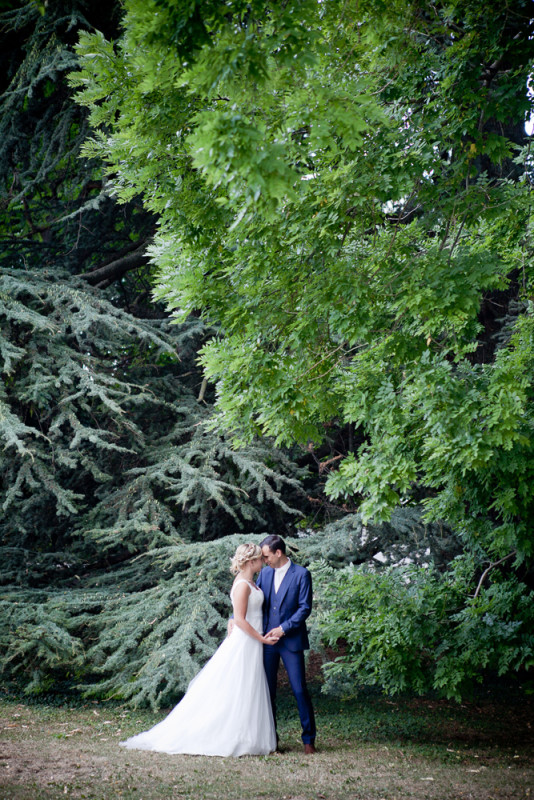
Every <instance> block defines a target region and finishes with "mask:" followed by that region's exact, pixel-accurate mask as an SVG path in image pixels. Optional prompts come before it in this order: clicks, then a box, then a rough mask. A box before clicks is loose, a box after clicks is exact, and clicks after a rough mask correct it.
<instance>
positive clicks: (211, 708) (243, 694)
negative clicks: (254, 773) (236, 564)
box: [120, 579, 276, 756]
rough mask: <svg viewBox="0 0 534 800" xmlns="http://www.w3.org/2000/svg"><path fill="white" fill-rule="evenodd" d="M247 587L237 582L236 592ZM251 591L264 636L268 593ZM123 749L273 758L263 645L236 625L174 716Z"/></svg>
mask: <svg viewBox="0 0 534 800" xmlns="http://www.w3.org/2000/svg"><path fill="white" fill-rule="evenodd" d="M242 580H244V579H242ZM241 582H242V581H241V580H240V581H236V582H235V583H234V587H235V586H237V584H238V583H241ZM249 586H250V595H249V598H248V605H247V613H246V619H247V620H248V622H250V624H251V625H252V626H253V627H254V628H255V629H256V630H257V631H258V632H259V633H262V632H263V614H262V606H263V592H262V591H261V589H258V587H257V586H255V584H253V583H249ZM234 587H233V588H234ZM233 588H232V592H231V593H230V598H232V593H233ZM120 744H121V745H123V746H124V747H128V748H130V749H135V750H156V751H158V752H161V753H188V754H190V755H204V756H243V755H267V754H268V753H271V752H272V751H273V750H275V749H276V734H275V730H274V722H273V715H272V710H271V702H270V699H269V689H268V687H267V679H266V677H265V671H264V668H263V645H262V643H261V642H259V641H257V640H256V639H253V638H252V636H249V635H248V634H247V633H245V632H244V631H242V630H241V629H240V628H238V627H237V625H234V628H233V630H232V633H231V634H230V636H228V637H227V638H226V639H225V640H224V642H223V643H222V644H221V646H220V647H219V649H218V650H217V651H216V652H215V654H214V655H213V656H212V658H211V659H210V660H209V661H208V663H207V664H206V665H205V666H204V667H203V668H202V669H201V670H200V672H199V673H198V675H197V676H196V677H195V678H193V680H192V681H191V683H190V684H189V687H188V689H187V692H186V694H185V695H184V697H183V698H182V700H181V701H180V702H179V703H178V705H177V706H175V708H174V709H173V710H172V711H171V712H170V714H169V715H168V716H167V717H165V719H164V720H162V721H161V722H159V723H158V724H157V725H154V727H153V728H150V730H148V731H144V732H143V733H139V734H137V736H132V738H131V739H127V740H126V741H125V742H121V743H120Z"/></svg>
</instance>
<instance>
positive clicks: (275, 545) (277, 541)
mask: <svg viewBox="0 0 534 800" xmlns="http://www.w3.org/2000/svg"><path fill="white" fill-rule="evenodd" d="M265 545H267V547H268V548H269V550H270V551H271V553H276V551H277V550H281V552H282V553H283V554H284V555H285V552H286V543H285V542H284V540H283V539H282V537H281V536H278V535H277V534H276V533H271V535H270V536H266V537H265V539H264V540H263V542H260V547H265Z"/></svg>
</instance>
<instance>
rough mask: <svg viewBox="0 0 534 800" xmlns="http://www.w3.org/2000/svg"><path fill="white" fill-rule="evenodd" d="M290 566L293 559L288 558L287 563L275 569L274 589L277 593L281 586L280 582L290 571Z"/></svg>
mask: <svg viewBox="0 0 534 800" xmlns="http://www.w3.org/2000/svg"><path fill="white" fill-rule="evenodd" d="M290 566H291V561H290V559H289V558H288V560H287V561H286V563H285V564H284V565H283V566H282V567H275V570H274V591H275V593H276V592H278V589H279V588H280V584H281V583H282V581H283V580H284V576H285V574H286V572H287V571H288V569H289V567H290Z"/></svg>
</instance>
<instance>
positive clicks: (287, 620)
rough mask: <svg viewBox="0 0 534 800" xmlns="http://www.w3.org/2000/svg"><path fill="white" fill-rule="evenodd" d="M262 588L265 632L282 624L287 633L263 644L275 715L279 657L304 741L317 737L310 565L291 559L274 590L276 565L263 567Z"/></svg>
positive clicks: (261, 574)
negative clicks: (309, 671) (309, 657)
mask: <svg viewBox="0 0 534 800" xmlns="http://www.w3.org/2000/svg"><path fill="white" fill-rule="evenodd" d="M257 585H258V586H259V587H260V589H261V590H262V591H263V594H264V595H265V600H264V604H263V629H264V631H265V633H267V632H268V631H270V630H272V629H273V628H277V627H278V626H279V625H281V626H282V629H283V631H284V636H282V638H281V639H280V640H279V641H278V642H277V644H274V645H269V644H266V645H264V647H263V663H264V666H265V673H266V675H267V683H268V685H269V692H270V694H271V703H272V707H273V716H274V719H275V722H276V682H277V674H278V667H279V665H280V658H281V659H282V661H283V662H284V666H285V668H286V670H287V676H288V678H289V683H290V685H291V689H292V691H293V694H294V695H295V699H296V701H297V706H298V710H299V715H300V722H301V725H302V741H303V742H304V744H313V743H314V741H315V717H314V713H313V707H312V704H311V700H310V695H309V693H308V689H307V686H306V674H305V664H304V650H307V649H308V648H309V646H310V643H309V641H308V631H307V629H306V619H307V618H308V617H309V616H310V612H311V608H312V582H311V575H310V573H309V572H308V570H307V569H305V568H304V567H301V566H299V565H298V564H294V563H293V562H291V564H290V567H289V569H288V571H287V572H286V574H285V575H284V579H283V580H282V583H281V584H280V587H279V589H278V592H275V591H274V569H272V567H264V568H263V569H262V570H261V572H260V574H259V576H258V580H257Z"/></svg>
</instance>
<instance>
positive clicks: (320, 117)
mask: <svg viewBox="0 0 534 800" xmlns="http://www.w3.org/2000/svg"><path fill="white" fill-rule="evenodd" d="M124 8H125V13H124V18H123V23H122V24H123V29H124V33H123V35H122V37H121V39H120V40H119V41H118V42H112V41H108V40H106V39H105V37H104V36H102V35H98V34H97V35H83V36H82V37H81V42H80V46H79V55H80V58H81V71H80V72H79V73H77V74H75V75H74V76H73V78H72V84H73V85H74V86H76V87H79V92H78V99H79V102H80V103H82V104H84V105H86V106H87V107H88V108H89V110H90V119H91V124H92V126H93V129H94V134H93V137H92V139H91V140H90V141H89V142H88V144H87V145H86V147H85V152H86V154H87V155H88V156H91V157H96V156H98V157H100V158H101V159H103V161H104V162H105V163H106V165H107V171H108V175H109V180H110V182H111V184H112V185H113V188H114V191H115V193H116V195H117V196H118V197H119V198H120V199H122V200H123V201H124V202H127V201H129V200H131V199H132V198H133V197H135V196H137V195H140V196H141V197H142V198H143V202H144V205H145V208H147V209H149V210H150V211H151V212H153V213H156V214H157V215H158V216H159V230H158V233H157V235H156V237H155V242H154V245H153V246H152V248H151V256H152V259H153V262H154V263H155V264H156V265H157V267H158V269H159V278H158V289H157V294H158V296H159V297H160V298H162V299H164V300H165V301H166V302H167V304H168V306H169V307H170V308H171V309H174V310H175V312H176V313H177V314H178V315H179V316H181V317H182V318H184V317H185V316H186V315H187V314H189V313H191V312H192V311H194V310H198V309H199V310H200V311H201V314H202V315H203V318H204V319H205V320H206V321H207V322H208V323H209V324H215V325H217V326H219V328H218V329H219V330H220V333H221V335H218V336H214V337H213V338H212V339H211V341H210V342H209V343H208V344H207V345H206V346H205V347H204V349H203V356H202V358H203V364H204V368H205V374H206V376H207V377H208V378H209V380H210V381H212V382H214V383H215V384H216V391H217V403H218V409H219V416H218V423H219V424H220V425H222V426H224V427H226V428H227V429H229V430H230V431H232V432H233V433H234V435H235V437H236V439H237V440H241V441H246V440H249V439H250V438H251V437H253V436H254V435H256V434H257V433H261V434H268V435H272V436H274V437H276V439H277V441H278V442H279V443H287V442H292V441H294V440H297V441H300V442H302V443H305V444H307V446H308V447H309V448H313V447H315V446H316V445H317V443H318V442H319V441H320V439H321V437H322V435H323V432H324V427H323V426H324V424H325V423H327V422H329V421H331V420H333V419H337V420H340V421H343V422H348V423H350V424H351V425H353V426H354V429H355V431H356V434H355V436H354V438H353V441H354V443H355V446H354V452H351V453H349V455H348V456H347V458H345V460H344V461H343V462H342V463H341V464H340V466H339V469H338V470H337V471H334V472H332V473H331V476H330V479H329V484H328V490H329V492H330V494H331V496H332V497H344V498H351V499H352V500H353V501H354V500H356V501H357V502H358V503H359V504H360V508H361V511H362V513H363V515H364V517H365V518H370V517H374V518H375V519H380V518H385V517H387V516H388V515H389V514H390V513H391V510H392V509H393V508H394V507H395V506H396V505H397V504H398V503H399V502H404V503H410V502H414V501H416V500H417V501H420V500H421V499H422V500H423V503H424V505H425V508H426V513H427V514H428V515H429V517H431V518H434V519H445V520H447V521H448V522H450V523H452V524H453V525H454V526H455V527H456V528H457V529H458V531H459V533H460V534H461V536H462V541H463V547H464V555H463V556H462V557H461V558H460V559H458V560H457V561H455V562H454V563H453V564H452V565H451V568H450V569H451V572H450V575H445V577H442V578H440V579H439V580H438V579H436V580H438V582H439V585H440V586H441V587H442V589H443V592H444V597H446V598H448V602H446V603H442V604H441V607H442V608H443V609H445V611H444V612H443V621H442V622H443V625H445V626H448V629H449V630H451V631H453V632H454V631H455V630H458V631H459V632H460V633H461V634H462V635H464V634H465V633H466V631H467V630H469V631H471V633H472V635H478V636H479V637H481V641H482V640H484V641H486V640H487V641H488V642H490V645H489V646H488V647H485V648H480V650H481V652H482V650H483V652H484V654H485V655H484V656H483V657H482V656H481V657H480V658H478V657H477V654H476V653H477V648H476V647H475V648H474V649H473V650H472V651H470V653H471V655H470V659H468V660H469V664H468V665H467V666H465V669H464V668H460V667H458V669H459V670H460V673H462V674H459V675H456V676H455V675H453V674H452V673H451V671H450V670H449V673H448V674H447V675H446V676H445V677H443V676H441V675H440V676H439V678H435V680H434V683H435V685H441V686H444V685H445V686H446V687H448V689H447V688H446V690H450V692H451V693H456V692H457V691H458V687H459V686H460V685H461V683H462V676H472V675H473V674H475V673H476V671H477V670H478V669H479V668H482V667H484V666H486V667H487V666H496V667H498V669H499V670H501V671H503V670H504V671H505V670H506V669H509V668H518V667H520V666H521V665H530V664H532V658H533V656H532V653H533V649H532V648H533V642H532V637H531V635H530V633H529V620H528V614H526V612H525V604H524V603H523V602H522V601H521V602H520V598H522V597H525V596H527V595H528V592H529V591H531V583H532V555H533V547H532V534H531V526H532V519H533V515H534V505H533V502H532V493H531V485H532V478H533V471H534V460H533V454H532V425H533V408H532V393H533V392H532V390H533V383H532V374H533V370H532V367H533V346H532V344H533V342H532V337H533V333H534V315H533V313H532V308H531V300H530V292H531V287H532V277H533V276H532V268H531V262H532V242H531V227H532V215H531V169H532V166H531V158H530V154H529V149H528V141H527V137H526V134H525V127H524V125H525V119H526V116H527V114H528V113H529V110H530V108H531V93H530V92H529V91H528V85H529V82H530V80H531V79H530V76H531V71H532V62H533V56H534V37H533V35H532V34H533V31H532V14H531V9H530V4H529V3H528V2H526V0H519V1H518V2H516V3H514V4H513V5H510V4H503V3H493V2H492V3H489V4H488V3H487V2H482V0H453V2H449V3H444V2H435V3H420V2H416V0H396V2H392V3H388V4H384V3H382V2H379V0H365V1H362V2H347V1H345V0H339V1H336V2H328V3H321V2H317V1H316V0H300V1H297V2H292V3H287V4H286V3H270V2H265V0H252V2H240V1H239V0H232V1H231V2H227V3H225V4H223V5H221V4H220V3H215V2H202V3H200V2H198V3H197V2H192V3H188V4H184V3H181V2H174V1H173V0H126V2H125V4H124ZM459 576H460V577H459ZM457 580H458V581H460V584H459V585H461V587H462V589H461V591H459V592H456V590H455V591H452V590H450V591H448V590H447V581H452V583H453V584H454V585H455V586H456V585H457V584H456V582H457ZM401 583H402V582H401ZM356 584H357V581H356ZM356 584H355V586H354V591H355V592H356V593H357V592H358V589H357V586H356ZM429 594H430V595H431V596H436V595H437V594H439V593H438V592H437V590H436V592H430V593H429ZM378 596H380V592H379V593H378ZM423 605H424V604H423ZM526 605H527V607H528V603H527V604H526ZM459 610H463V612H464V616H463V617H462V616H461V615H460V616H459V617H458V616H457V614H458V613H459ZM404 611H405V609H404V610H401V611H398V610H397V611H396V610H395V609H394V608H393V607H392V608H391V609H390V612H391V614H395V613H401V614H402V613H404ZM422 613H426V614H428V615H433V614H434V613H435V609H434V608H433V605H432V603H431V602H429V603H428V604H427V605H426V607H424V608H423V612H422ZM341 614H342V615H343V609H341ZM455 615H456V616H455ZM496 621H498V622H499V624H502V626H503V627H502V631H503V633H502V641H503V645H502V646H503V648H504V650H505V651H506V652H507V653H508V656H507V657H503V658H502V659H500V660H498V662H497V661H495V659H494V660H492V657H491V652H492V650H491V641H492V636H491V631H490V630H489V629H490V627H491V626H492V625H494V624H495V623H496ZM349 627H350V624H349ZM339 630H340V631H342V632H343V633H344V635H345V638H347V639H349V640H350V641H351V647H352V648H353V650H352V653H353V654H355V657H356V658H359V656H358V653H360V655H361V652H362V647H363V645H362V641H363V639H362V636H364V633H362V632H361V631H360V632H356V634H355V635H354V637H353V638H352V640H351V638H350V637H348V636H347V631H346V630H344V629H343V628H342V626H341V625H339ZM333 635H335V632H334V634H333ZM366 635H370V634H369V631H367V634H366ZM438 639H439V636H438V634H436V642H437V640H438ZM460 641H461V636H460V638H459V639H458V640H457V642H460ZM458 646H460V645H458ZM384 648H385V649H384ZM436 648H437V645H432V646H430V647H429V650H428V652H426V653H425V654H424V657H423V656H422V657H421V668H422V669H425V668H427V667H428V665H429V664H433V663H434V664H435V663H436V661H437V660H438V659H439V658H440V653H439V651H438V649H436ZM488 648H489V649H488ZM507 648H508V649H507ZM385 653H387V648H386V645H385V644H384V647H383V648H382V650H381V651H380V653H379V655H378V656H377V658H378V660H380V658H382V659H383V658H384V656H385ZM488 653H489V655H488ZM349 656H350V652H349ZM462 670H463V672H462ZM389 685H390V687H391V686H392V684H391V681H390V682H389ZM420 685H421V684H419V686H420Z"/></svg>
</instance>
